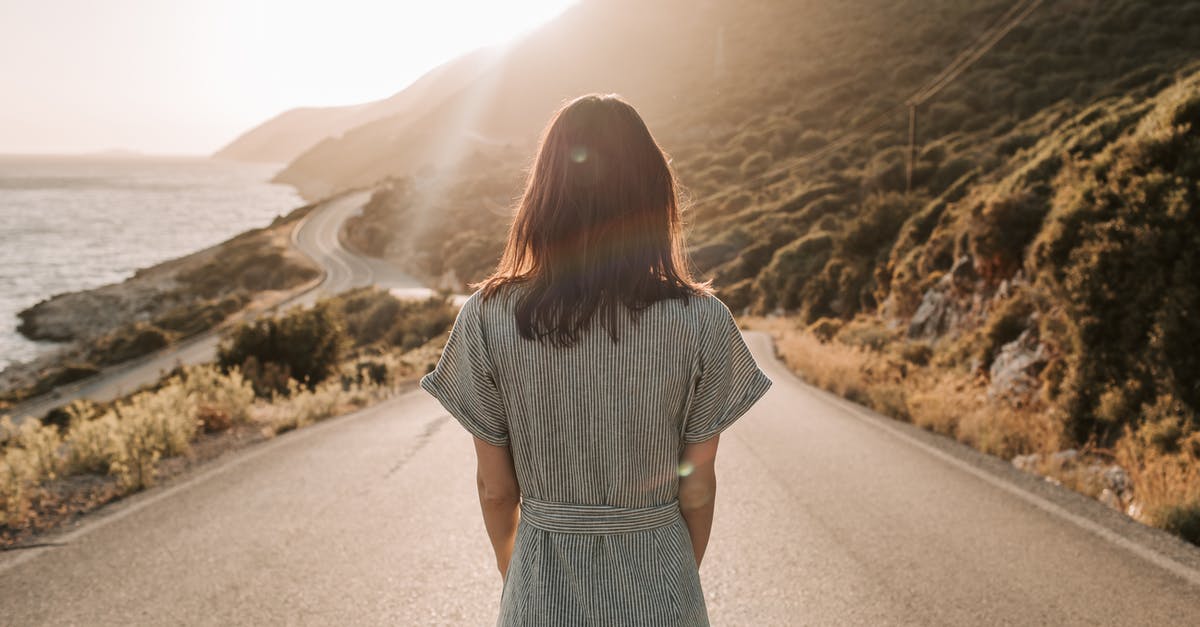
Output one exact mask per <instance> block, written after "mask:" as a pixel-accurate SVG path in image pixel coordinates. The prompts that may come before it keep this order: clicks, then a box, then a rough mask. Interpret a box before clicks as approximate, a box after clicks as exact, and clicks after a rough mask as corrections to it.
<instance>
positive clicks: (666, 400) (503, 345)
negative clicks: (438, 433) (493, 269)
mask: <svg viewBox="0 0 1200 627" xmlns="http://www.w3.org/2000/svg"><path fill="white" fill-rule="evenodd" d="M518 289H520V288H517V287H507V288H505V290H504V291H502V292H501V293H499V294H497V295H496V296H495V297H493V298H489V299H486V300H484V299H482V298H481V294H480V293H479V292H475V293H474V294H472V295H471V296H470V297H469V298H468V299H467V301H466V302H465V304H464V305H463V307H462V309H461V311H460V312H459V314H458V318H457V320H456V321H455V323H454V327H453V329H452V331H451V333H450V338H449V339H448V341H447V343H446V347H445V349H444V350H443V353H442V356H441V359H440V360H439V362H438V364H437V367H436V368H435V369H434V370H433V371H432V372H430V373H429V374H427V375H426V376H425V377H424V378H422V379H421V387H422V388H424V389H425V390H426V391H428V392H429V393H430V394H432V395H433V396H434V397H436V398H437V399H438V400H439V401H440V402H441V403H442V404H443V405H444V406H445V408H446V410H447V411H448V412H449V413H450V414H451V415H452V416H454V418H455V419H457V420H458V421H459V422H460V423H461V424H462V426H463V427H465V428H466V429H467V430H468V431H469V432H471V433H472V434H473V435H475V436H477V437H479V438H480V439H482V440H485V441H487V442H489V443H491V444H494V445H497V446H508V447H510V449H511V451H512V456H513V462H514V466H515V468H516V474H517V481H518V483H519V485H520V489H521V516H520V523H519V524H518V526H517V536H516V544H515V547H514V550H513V556H512V562H511V563H510V565H509V569H508V574H507V576H506V577H505V580H504V586H503V589H502V592H501V610H500V617H499V624H500V625H672V626H676V625H707V624H708V617H707V612H706V609H705V604H704V594H703V591H702V590H701V587H700V578H699V574H698V572H697V568H696V561H695V557H694V555H693V553H692V546H691V540H690V537H689V535H688V530H687V526H686V524H685V523H684V520H683V518H682V516H681V514H680V510H679V501H678V493H679V474H680V472H681V468H680V453H681V452H682V450H683V447H684V444H685V443H693V442H702V441H704V440H707V439H710V438H712V437H713V436H715V435H716V434H718V433H720V432H721V431H723V430H724V429H725V428H727V427H728V426H729V425H730V424H732V423H733V422H734V421H735V420H737V419H738V418H739V417H740V416H742V415H743V414H744V413H745V412H746V411H747V410H748V409H749V408H750V406H751V405H753V404H754V403H755V402H756V401H757V400H758V399H759V398H760V397H762V395H763V394H765V393H766V391H767V389H768V388H769V387H770V385H771V380H770V379H768V378H767V376H766V375H765V374H763V372H762V371H761V370H760V369H759V368H758V366H757V364H756V363H755V362H754V358H753V357H752V356H751V355H750V351H749V350H748V349H747V347H746V344H745V342H744V341H743V340H742V336H741V333H740V332H739V331H738V328H737V325H736V323H735V322H734V319H733V316H732V314H731V313H730V311H729V309H728V308H727V307H726V306H725V304H724V303H722V302H721V301H720V300H719V299H718V298H716V297H714V296H704V297H689V298H687V299H668V300H663V301H659V302H657V303H655V304H654V305H651V306H650V307H649V308H648V309H646V310H644V311H643V312H642V315H641V318H640V319H639V321H638V324H636V325H634V324H632V323H631V322H630V321H629V320H627V319H625V320H624V321H623V323H622V326H621V328H620V341H619V342H617V343H613V341H612V339H611V337H609V335H608V334H607V332H606V331H605V330H604V329H603V328H601V327H600V326H599V325H596V324H593V325H592V328H591V329H589V330H587V331H586V332H585V333H584V334H583V335H582V337H581V340H580V341H579V342H578V343H577V344H575V345H573V346H571V347H569V348H556V347H553V346H551V345H550V344H542V343H538V342H533V341H530V340H526V339H523V338H522V337H521V336H520V334H519V333H518V331H517V324H516V319H515V316H514V314H513V305H514V303H515V298H514V297H515V295H516V291H517V290H518ZM684 472H686V471H685V470H684Z"/></svg>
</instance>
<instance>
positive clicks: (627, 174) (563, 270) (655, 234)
mask: <svg viewBox="0 0 1200 627" xmlns="http://www.w3.org/2000/svg"><path fill="white" fill-rule="evenodd" d="M676 196H677V191H676V183H675V174H674V172H673V171H672V170H671V166H670V164H669V163H668V160H667V156H666V155H665V154H664V153H663V150H662V148H660V147H659V146H658V143H657V142H655V141H654V137H653V136H651V135H650V130H649V129H648V128H646V123H645V122H643V121H642V118H641V116H640V115H638V113H637V111H636V110H635V109H634V108H633V107H632V106H630V105H629V104H628V103H627V102H625V101H624V100H622V99H621V98H620V97H618V96H616V95H613V94H609V95H599V94H589V95H587V96H581V97H579V98H576V99H575V100H572V101H571V102H569V103H567V104H566V105H564V106H563V107H562V108H561V109H559V111H558V112H557V113H556V114H555V115H554V118H553V119H552V120H551V121H550V124H549V125H548V126H547V127H546V130H545V132H544V133H543V135H542V140H541V143H540V145H539V147H538V152H537V158H536V159H535V161H534V164H533V167H532V169H531V170H530V172H529V179H528V181H527V183H526V186H525V193H524V195H523V196H522V198H521V201H520V204H519V205H518V206H517V211H516V216H515V218H514V219H513V223H512V226H511V227H510V229H509V232H508V242H507V244H506V245H505V248H504V254H503V256H502V257H501V258H500V263H499V264H498V265H497V267H496V270H495V272H493V273H492V275H491V276H489V277H488V278H486V279H484V280H483V281H480V282H479V283H477V284H475V286H474V287H479V288H482V294H481V296H482V297H483V298H484V299H487V298H490V297H491V296H493V295H495V294H496V293H497V292H498V291H499V290H500V289H501V288H502V287H503V286H505V285H510V284H524V285H526V286H527V287H528V289H526V290H524V291H523V293H522V294H521V297H520V298H519V299H518V301H517V305H516V311H515V313H516V317H517V327H518V329H519V330H520V333H521V335H522V336H523V337H525V338H526V339H537V340H542V339H549V341H550V342H551V343H553V344H555V345H560V346H569V345H571V344H574V343H575V342H576V341H577V340H578V339H579V334H580V332H581V331H582V330H584V329H585V328H586V327H587V326H588V325H589V324H590V323H591V321H592V318H593V317H594V316H595V315H596V314H597V312H600V322H601V324H602V325H603V326H604V327H605V329H606V330H607V331H608V333H609V335H610V336H611V337H612V339H613V341H614V342H615V341H617V340H618V333H617V328H618V324H617V316H618V315H620V314H621V313H622V310H625V311H627V312H628V313H629V315H630V316H631V317H632V318H633V321H634V322H636V321H637V316H638V314H639V313H640V311H641V310H642V309H644V308H646V307H648V306H650V305H652V304H654V303H655V302H658V301H660V300H663V299H667V298H686V297H687V296H689V295H701V294H711V293H712V288H711V286H710V283H711V281H705V282H697V281H696V280H694V279H693V278H692V276H691V272H690V270H689V265H690V264H689V262H688V258H687V255H686V252H685V250H684V242H683V224H682V220H681V218H680V210H679V201H678V198H677V197H676Z"/></svg>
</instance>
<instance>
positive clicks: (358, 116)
mask: <svg viewBox="0 0 1200 627" xmlns="http://www.w3.org/2000/svg"><path fill="white" fill-rule="evenodd" d="M495 55H496V50H495V49H493V48H485V49H481V50H477V51H475V52H473V53H470V54H468V55H464V56H462V57H458V58H456V59H454V60H452V61H450V62H448V63H445V64H443V65H441V66H439V67H437V68H434V69H433V70H431V71H429V72H428V73H426V74H425V75H423V76H421V78H419V79H417V80H416V81H415V82H413V84H412V85H410V86H408V87H407V88H405V89H404V90H402V91H400V92H399V93H397V94H396V95H394V96H392V97H390V98H387V99H384V100H379V101H376V102H370V103H366V104H360V105H353V106H346V107H301V108H298V109H291V110H289V111H285V112H283V113H281V114H279V115H277V116H275V117H273V118H271V119H270V120H267V121H266V122H263V123H262V124H260V125H258V126H256V127H254V128H252V129H250V130H248V131H246V132H245V133H242V134H241V135H240V136H238V137H237V138H236V139H234V140H233V141H232V142H230V143H229V144H228V145H227V146H225V147H224V148H221V149H220V150H218V151H217V152H216V153H214V154H213V157H215V158H218V159H230V160H234V161H259V162H267V163H288V162H290V161H291V160H293V159H295V158H296V157H297V156H299V155H301V154H303V153H304V152H305V151H307V150H308V149H309V148H311V147H313V146H314V145H316V144H317V143H319V142H320V141H321V140H323V139H326V138H330V137H337V136H338V135H341V134H342V133H344V132H346V131H348V130H350V129H352V128H355V127H358V126H362V125H364V124H368V123H370V122H372V121H374V120H378V119H380V118H385V117H388V116H391V115H409V116H421V115H424V114H426V113H428V111H429V109H430V108H432V107H434V106H437V104H438V103H439V102H441V101H442V100H443V99H444V98H445V97H446V96H447V95H449V94H450V93H453V92H454V91H457V90H459V89H461V88H462V87H463V86H465V85H467V84H469V83H470V82H471V81H473V80H475V79H476V78H477V77H478V76H479V75H480V74H481V73H482V72H484V71H485V70H486V69H487V68H488V67H489V66H490V64H491V63H493V62H494V59H495Z"/></svg>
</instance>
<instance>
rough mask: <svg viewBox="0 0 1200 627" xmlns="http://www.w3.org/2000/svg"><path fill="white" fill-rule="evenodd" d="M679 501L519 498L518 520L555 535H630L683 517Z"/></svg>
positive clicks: (665, 524) (662, 525)
mask: <svg viewBox="0 0 1200 627" xmlns="http://www.w3.org/2000/svg"><path fill="white" fill-rule="evenodd" d="M682 517H683V515H682V513H680V511H679V501H671V502H670V503H665V504H663V505H653V506H651V507H616V506H613V505H577V504H575V503H554V502H551V501H542V500H539V499H531V498H529V497H526V496H523V497H521V520H522V521H524V522H526V523H529V524H530V525H533V526H534V527H537V528H538V529H543V530H545V531H553V532H557V533H601V534H603V533H630V532H634V531H646V530H649V529H657V528H659V527H665V526H667V525H669V524H671V523H673V522H675V521H676V520H678V519H680V518H682Z"/></svg>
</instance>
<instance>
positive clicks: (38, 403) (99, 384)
mask: <svg viewBox="0 0 1200 627" xmlns="http://www.w3.org/2000/svg"><path fill="white" fill-rule="evenodd" d="M369 198H370V192H367V191H357V192H350V193H347V194H343V195H340V196H337V197H334V198H332V199H330V200H328V201H325V202H324V203H322V204H321V205H320V206H319V207H316V208H314V209H313V211H312V212H311V213H310V214H309V215H308V216H307V217H305V218H304V219H303V220H301V221H300V222H299V223H298V224H297V225H296V227H295V229H294V230H293V231H292V244H293V245H294V246H296V248H298V249H299V250H300V251H301V252H303V253H304V254H306V255H308V256H309V257H310V258H311V259H312V260H313V261H315V262H316V263H317V264H318V265H320V266H321V267H322V269H323V270H324V274H323V277H322V278H321V280H320V281H319V282H316V283H314V285H313V287H311V288H310V289H307V290H305V291H303V292H302V293H300V294H297V295H296V296H294V297H292V298H290V299H288V300H287V301H285V302H284V303H281V305H280V306H279V307H278V308H283V307H286V306H292V305H297V304H303V305H311V304H312V303H314V302H316V300H317V299H318V298H320V297H323V296H328V295H332V294H336V293H338V292H341V291H344V290H347V289H350V288H354V287H361V286H364V285H372V284H374V285H379V286H381V287H385V288H388V289H391V290H394V291H395V292H396V293H398V294H411V295H421V294H424V293H431V292H429V290H426V289H424V288H423V286H422V285H421V284H420V282H418V281H417V280H416V279H414V278H413V277H411V276H409V275H408V274H405V273H404V272H402V271H400V270H398V269H396V268H394V267H391V266H389V265H388V264H386V263H384V262H382V261H380V260H378V259H369V258H364V257H359V256H357V255H355V254H353V253H351V252H349V251H347V250H346V249H345V248H344V247H342V245H341V243H340V240H339V238H338V232H339V230H340V229H341V225H342V222H344V221H345V220H346V218H348V217H350V216H351V215H353V214H355V213H357V212H359V211H361V210H362V207H363V205H364V204H366V202H367V200H368V199H369ZM220 340H221V336H220V333H219V332H209V333H204V334H202V335H199V336H197V337H194V338H190V339H188V340H186V341H184V342H181V343H179V344H176V345H173V346H170V347H168V348H166V349H164V350H162V351H159V352H157V353H154V354H152V355H149V356H146V357H143V358H139V359H135V360H133V361H131V362H129V363H125V364H119V365H117V366H114V367H112V368H106V369H105V370H104V371H103V372H101V373H100V374H99V375H97V376H94V377H89V378H88V379H86V380H83V381H80V382H77V383H74V384H70V385H66V386H62V387H60V388H58V389H57V390H55V391H54V392H51V393H50V394H46V395H43V396H40V397H37V398H34V399H31V400H29V401H26V402H24V403H21V404H20V405H18V406H16V407H14V408H13V409H12V410H11V411H9V412H5V413H11V414H12V415H13V416H14V417H15V418H17V419H21V418H23V417H25V416H42V415H44V414H45V413H46V412H47V411H49V410H51V409H53V408H55V407H59V406H62V405H66V404H67V403H69V402H70V401H72V400H74V399H77V398H89V399H92V400H95V401H107V400H111V399H113V398H117V397H118V396H121V395H123V394H126V393H128V392H130V391H132V390H135V389H137V388H138V387H140V386H142V385H146V384H148V383H153V382H155V381H157V380H158V379H159V378H160V377H161V376H162V374H163V373H165V372H169V371H170V370H172V369H173V368H175V367H176V366H178V365H180V364H185V365H190V364H198V363H205V362H210V361H213V360H214V359H216V354H217V345H218V344H219V343H220Z"/></svg>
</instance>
